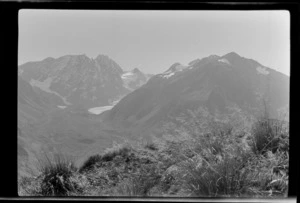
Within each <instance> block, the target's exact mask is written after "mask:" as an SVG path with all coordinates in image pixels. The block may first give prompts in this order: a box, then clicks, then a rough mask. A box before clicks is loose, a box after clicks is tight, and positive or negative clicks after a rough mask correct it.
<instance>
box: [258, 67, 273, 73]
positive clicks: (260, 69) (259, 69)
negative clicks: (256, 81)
mask: <svg viewBox="0 0 300 203" xmlns="http://www.w3.org/2000/svg"><path fill="white" fill-rule="evenodd" d="M256 70H257V73H258V74H262V75H268V74H269V73H270V72H269V71H267V69H266V68H263V67H261V66H258V67H257V68H256Z"/></svg>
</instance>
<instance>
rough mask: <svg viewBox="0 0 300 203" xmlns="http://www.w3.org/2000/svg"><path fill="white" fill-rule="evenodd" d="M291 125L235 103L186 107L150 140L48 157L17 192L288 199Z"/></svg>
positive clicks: (20, 185)
mask: <svg viewBox="0 0 300 203" xmlns="http://www.w3.org/2000/svg"><path fill="white" fill-rule="evenodd" d="M288 152H289V126H288V123H287V122H285V121H280V120H271V119H269V118H268V117H267V115H264V116H261V117H258V118H253V117H250V116H249V115H248V114H246V113H245V112H242V111H241V110H239V109H231V110H230V113H228V114H226V115H221V114H216V115H211V114H210V113H208V111H206V110H205V109H199V110H198V111H197V112H187V113H185V114H182V115H181V116H180V117H177V118H176V119H174V120H173V121H170V122H168V123H166V124H165V127H164V129H163V132H162V136H157V137H154V138H153V142H151V143H150V142H148V143H142V142H139V143H129V142H126V143H123V144H116V145H115V146H114V147H112V148H109V149H106V151H105V152H104V153H102V154H95V155H94V156H90V157H89V158H88V159H86V161H85V162H83V163H82V165H81V166H80V167H76V166H75V165H74V164H73V162H74V160H70V159H68V158H66V157H64V156H63V155H62V156H57V157H54V158H51V157H46V158H43V159H42V160H41V161H40V164H39V167H38V168H39V173H38V174H35V175H33V176H27V177H21V178H20V179H19V182H18V185H19V195H20V196H160V197H161V196H180V197H190V196H197V197H199V196H202V197H286V196H287V192H288V177H289V175H288V169H289V164H288V163H289V154H288Z"/></svg>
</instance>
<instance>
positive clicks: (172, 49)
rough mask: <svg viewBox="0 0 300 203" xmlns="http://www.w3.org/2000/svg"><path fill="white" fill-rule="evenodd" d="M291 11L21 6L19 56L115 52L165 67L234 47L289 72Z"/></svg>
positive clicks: (129, 62)
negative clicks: (43, 7)
mask: <svg viewBox="0 0 300 203" xmlns="http://www.w3.org/2000/svg"><path fill="white" fill-rule="evenodd" d="M289 35H290V16H289V12H288V11H162V10H160V11H112V10H111V11H110V10H103V11H91V10H90V11H89V10H82V11H75V10H73V11H71V10H24V9H23V10H20V12H19V60H18V63H19V64H23V63H25V62H28V61H38V60H42V59H44V58H46V57H54V58H57V57H60V56H63V55H68V54H86V55H87V56H88V57H92V58H95V57H96V56H97V55H99V54H104V55H108V56H109V57H110V58H111V59H113V60H115V61H116V62H117V63H118V64H119V65H120V66H121V67H122V68H123V69H124V70H130V69H133V68H135V67H138V68H139V69H140V70H142V71H143V72H146V73H155V74H157V73H161V72H163V71H165V70H167V69H168V68H169V67H170V66H171V65H172V64H173V63H175V62H179V63H182V64H184V65H185V64H188V63H189V62H190V61H192V60H194V59H196V58H200V59H201V58H203V57H206V56H209V55H211V54H216V55H219V56H222V55H225V54H226V53H229V52H232V51H234V52H236V53H238V54H239V55H241V56H243V57H246V58H252V59H254V60H256V61H258V62H260V63H261V64H262V65H265V66H267V67H269V68H272V69H275V70H278V71H280V72H283V73H285V74H287V75H289V71H290V59H289V57H290V41H289V40H290V38H289Z"/></svg>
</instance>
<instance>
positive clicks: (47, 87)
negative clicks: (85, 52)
mask: <svg viewBox="0 0 300 203" xmlns="http://www.w3.org/2000/svg"><path fill="white" fill-rule="evenodd" d="M52 80H53V79H52V78H47V79H46V80H44V81H43V82H40V81H38V80H34V79H31V80H30V81H29V83H30V85H31V86H35V87H38V88H40V89H41V90H43V91H45V92H48V93H52V94H55V95H57V96H59V97H60V98H62V100H63V101H64V103H65V104H67V105H71V103H70V102H67V100H66V98H65V97H63V96H61V95H60V94H58V93H57V92H54V91H52V90H51V89H50V85H51V83H52Z"/></svg>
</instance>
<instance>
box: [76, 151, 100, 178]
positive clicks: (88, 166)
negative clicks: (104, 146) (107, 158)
mask: <svg viewBox="0 0 300 203" xmlns="http://www.w3.org/2000/svg"><path fill="white" fill-rule="evenodd" d="M101 160H102V157H101V156H100V155H99V154H96V155H93V156H90V157H89V158H88V159H87V160H86V161H85V162H84V163H83V165H82V166H81V167H80V169H79V172H80V173H82V172H83V171H87V170H90V169H91V168H92V167H93V166H94V165H95V164H96V163H97V162H100V161H101Z"/></svg>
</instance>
